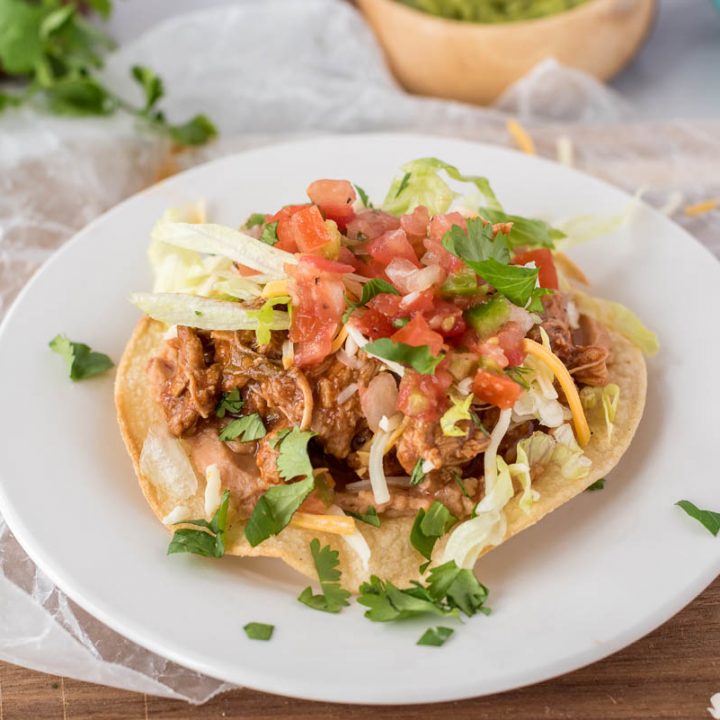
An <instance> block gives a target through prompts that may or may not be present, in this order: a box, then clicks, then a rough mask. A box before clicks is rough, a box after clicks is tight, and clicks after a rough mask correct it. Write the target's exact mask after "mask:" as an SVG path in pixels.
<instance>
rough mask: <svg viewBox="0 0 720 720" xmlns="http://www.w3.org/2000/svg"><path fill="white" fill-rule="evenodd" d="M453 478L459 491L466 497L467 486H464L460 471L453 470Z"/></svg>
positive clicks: (467, 494)
mask: <svg viewBox="0 0 720 720" xmlns="http://www.w3.org/2000/svg"><path fill="white" fill-rule="evenodd" d="M452 475H453V480H454V481H455V482H456V483H457V486H458V487H459V488H460V492H462V494H463V495H464V496H465V497H466V498H469V497H470V493H469V492H468V491H467V488H466V487H465V483H464V482H463V479H462V477H461V476H460V473H459V472H458V471H457V470H453V473H452Z"/></svg>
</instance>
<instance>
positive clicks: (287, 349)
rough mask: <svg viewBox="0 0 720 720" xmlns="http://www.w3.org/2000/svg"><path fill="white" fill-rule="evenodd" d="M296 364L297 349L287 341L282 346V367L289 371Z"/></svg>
mask: <svg viewBox="0 0 720 720" xmlns="http://www.w3.org/2000/svg"><path fill="white" fill-rule="evenodd" d="M294 362H295V348H294V346H293V344H292V342H291V341H290V340H285V341H284V342H283V344H282V366H283V368H285V370H289V369H290V368H291V367H292V366H293V363H294Z"/></svg>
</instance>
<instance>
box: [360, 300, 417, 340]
mask: <svg viewBox="0 0 720 720" xmlns="http://www.w3.org/2000/svg"><path fill="white" fill-rule="evenodd" d="M402 299H403V298H402V295H392V294H391V293H380V294H379V295H376V296H375V297H374V298H373V299H372V300H370V302H369V303H368V307H371V308H373V310H377V312H380V313H382V314H383V315H385V316H386V317H389V318H391V319H393V320H394V319H395V318H399V317H402V312H401V310H400V303H401V302H402ZM405 314H406V315H409V314H410V313H409V312H407V311H406V312H405ZM393 332H394V331H393Z"/></svg>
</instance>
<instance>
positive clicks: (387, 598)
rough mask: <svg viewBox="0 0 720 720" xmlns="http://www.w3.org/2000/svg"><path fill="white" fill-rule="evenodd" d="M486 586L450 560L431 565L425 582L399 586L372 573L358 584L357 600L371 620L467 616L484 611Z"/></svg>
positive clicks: (388, 620) (387, 620)
mask: <svg viewBox="0 0 720 720" xmlns="http://www.w3.org/2000/svg"><path fill="white" fill-rule="evenodd" d="M487 597H488V591H487V588H486V587H485V586H484V585H482V584H481V583H480V582H479V581H478V579H477V578H476V577H475V575H474V574H473V572H472V571H471V570H467V569H464V568H459V567H458V566H457V565H456V564H455V562H454V561H453V560H450V561H449V562H447V563H445V564H443V565H439V566H438V567H436V568H433V569H432V570H431V571H430V573H429V575H428V580H427V584H426V585H423V584H422V583H419V582H414V583H413V586H412V587H409V588H404V589H400V588H398V587H397V586H395V585H393V583H391V582H390V581H386V580H381V579H380V578H379V577H377V575H373V576H372V577H371V578H370V580H369V581H368V582H365V583H363V584H362V585H361V586H360V596H359V597H358V602H359V603H360V604H361V605H364V606H365V607H367V608H368V610H367V611H366V612H365V617H366V618H367V619H368V620H372V621H373V622H393V621H396V620H404V619H407V618H413V617H422V616H425V615H438V616H441V617H459V613H460V612H462V613H464V614H465V615H467V616H468V617H471V616H473V615H475V614H476V613H483V614H485V615H488V614H489V613H490V609H489V608H487V607H485V602H486V600H487Z"/></svg>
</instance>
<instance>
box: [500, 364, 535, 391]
mask: <svg viewBox="0 0 720 720" xmlns="http://www.w3.org/2000/svg"><path fill="white" fill-rule="evenodd" d="M505 374H506V375H507V376H508V377H509V378H511V379H512V380H514V381H515V382H516V383H517V384H518V385H519V386H520V387H521V388H524V389H525V390H529V389H530V379H531V376H532V370H531V369H530V368H528V367H523V366H522V365H514V366H513V367H509V368H506V369H505Z"/></svg>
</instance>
